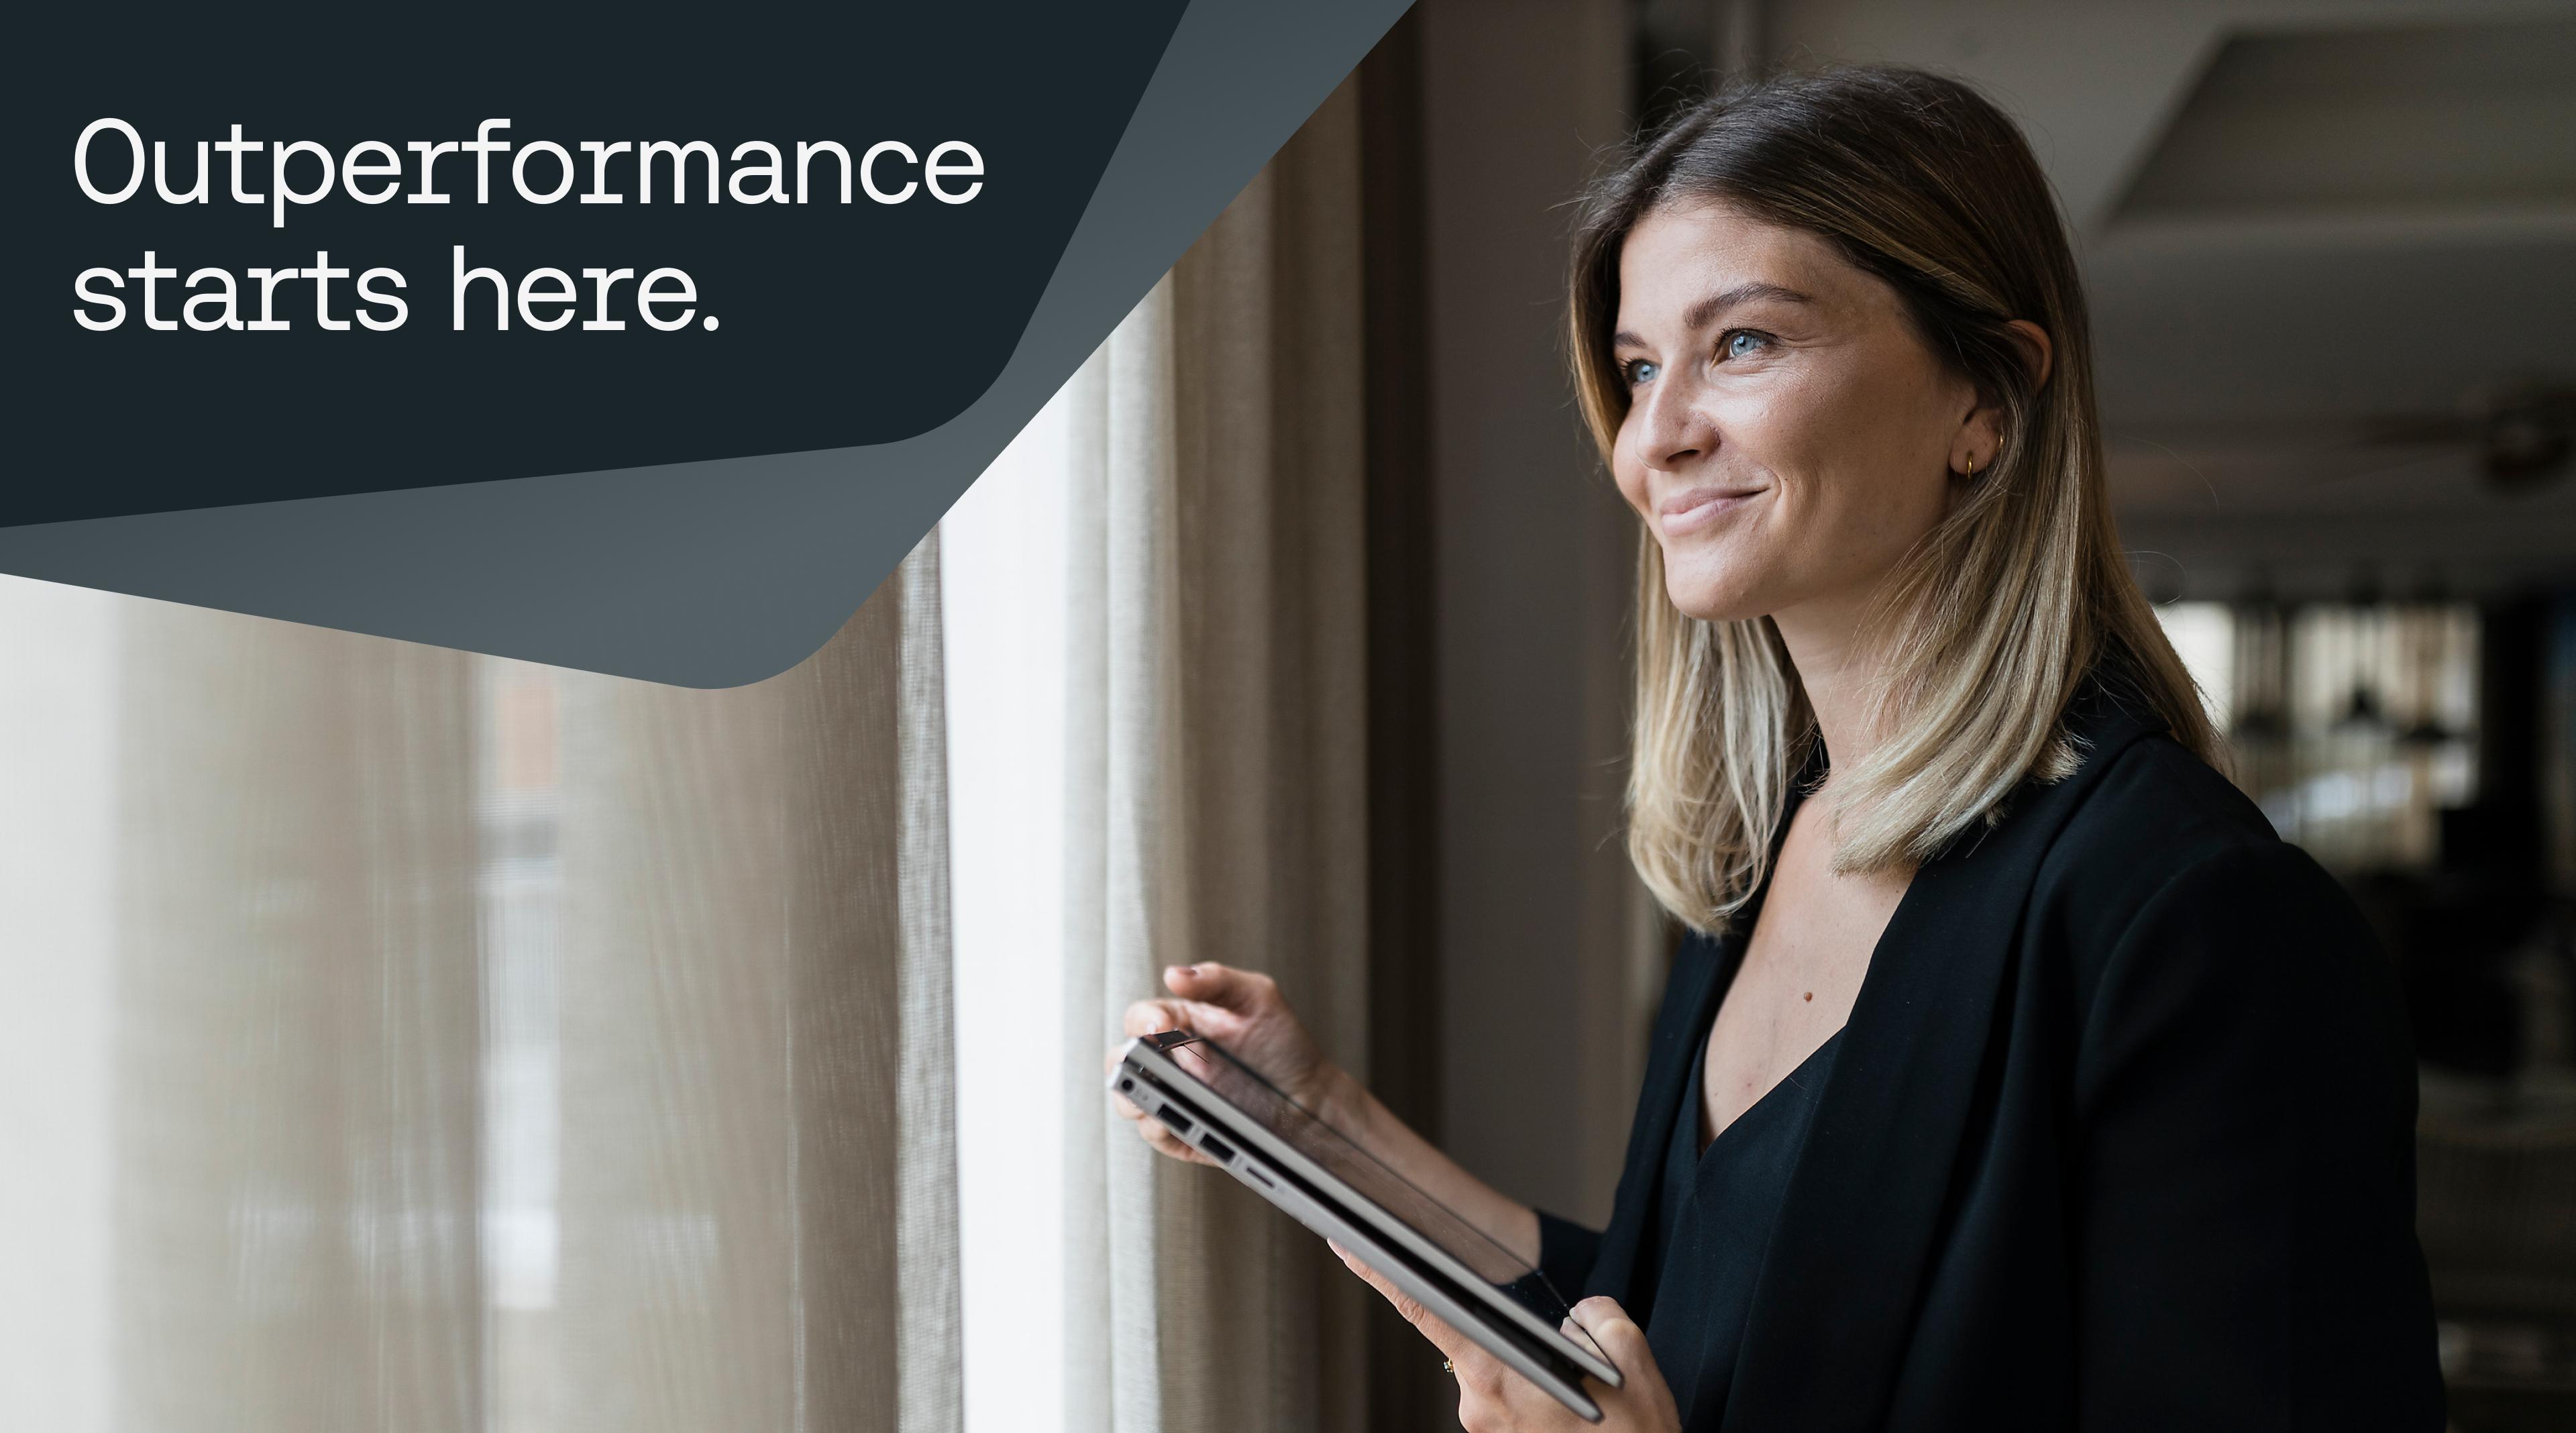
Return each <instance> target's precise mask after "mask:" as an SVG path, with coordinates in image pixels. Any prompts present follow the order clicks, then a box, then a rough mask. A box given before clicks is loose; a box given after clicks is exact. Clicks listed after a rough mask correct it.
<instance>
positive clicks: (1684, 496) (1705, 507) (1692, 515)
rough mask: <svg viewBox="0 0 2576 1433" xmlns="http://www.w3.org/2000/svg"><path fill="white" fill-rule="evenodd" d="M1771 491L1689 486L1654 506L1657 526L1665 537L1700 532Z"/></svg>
mask: <svg viewBox="0 0 2576 1433" xmlns="http://www.w3.org/2000/svg"><path fill="white" fill-rule="evenodd" d="M1769 491H1771V490H1770V489H1769V488H1686V489H1684V490H1683V491H1681V492H1677V493H1674V494H1672V495H1671V496H1669V497H1667V498H1665V499H1664V500H1663V502H1662V504H1661V505H1659V506H1658V507H1657V508H1656V509H1655V521H1656V526H1657V527H1659V528H1661V529H1662V531H1663V533H1664V535H1665V536H1666V537H1679V536H1681V535H1683V534H1685V533H1691V532H1697V531H1698V530H1700V529H1701V528H1704V527H1707V526H1708V525H1710V524H1711V523H1714V522H1716V521H1718V520H1719V519H1721V518H1723V517H1726V516H1727V515H1728V514H1730V513H1733V512H1735V511H1736V510H1738V509H1740V508H1742V507H1744V506H1745V505H1747V504H1749V503H1751V502H1752V501H1753V500H1754V499H1755V498H1758V497H1760V496H1761V495H1763V494H1764V493H1767V492H1769Z"/></svg>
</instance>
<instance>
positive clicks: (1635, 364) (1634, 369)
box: [1627, 358, 1663, 388]
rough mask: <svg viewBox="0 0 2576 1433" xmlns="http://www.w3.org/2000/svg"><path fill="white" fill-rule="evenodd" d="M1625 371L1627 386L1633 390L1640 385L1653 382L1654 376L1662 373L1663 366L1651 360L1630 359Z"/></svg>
mask: <svg viewBox="0 0 2576 1433" xmlns="http://www.w3.org/2000/svg"><path fill="white" fill-rule="evenodd" d="M1627 369H1628V386H1629V387H1631V388H1634V387H1635V386H1637V385H1638V384H1640V383H1651V382H1653V381H1654V377H1655V375H1656V374H1657V373H1660V372H1662V371H1663V365H1662V364H1660V363H1656V362H1654V361H1653V360H1651V359H1644V358H1632V359H1630V360H1628V363H1627Z"/></svg>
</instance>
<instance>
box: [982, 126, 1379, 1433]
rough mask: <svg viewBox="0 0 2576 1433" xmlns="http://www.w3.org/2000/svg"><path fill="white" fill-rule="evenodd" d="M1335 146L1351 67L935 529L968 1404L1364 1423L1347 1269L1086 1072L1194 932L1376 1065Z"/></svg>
mask: <svg viewBox="0 0 2576 1433" xmlns="http://www.w3.org/2000/svg"><path fill="white" fill-rule="evenodd" d="M1358 145H1359V128H1358V108H1357V96H1356V92H1355V82H1354V83H1353V84H1346V85H1345V86H1344V87H1343V89H1342V91H1341V92H1339V93H1337V94H1336V95H1335V96H1334V97H1333V98H1332V99H1331V100H1330V101H1329V102H1327V104H1326V105H1325V106H1324V108H1323V109H1322V110H1320V111H1319V112H1318V113H1317V114H1316V116H1315V117H1314V118H1313V119H1312V120H1310V121H1309V122H1308V124H1307V125H1306V126H1305V128H1304V129H1303V130H1302V131H1300V133H1299V134H1298V136H1297V137H1296V138H1295V139H1294V140H1293V141H1292V142H1291V143H1290V144H1289V145H1288V147H1287V148H1285V149H1283V150H1282V151H1281V153H1280V155H1279V156H1278V157H1277V158H1276V159H1275V160H1274V161H1273V162H1272V164H1271V165H1270V166H1269V167H1268V168H1267V169H1265V170H1264V171H1263V173H1262V174H1261V176H1260V177H1259V178H1258V179H1256V180H1255V181H1254V183H1253V184H1252V186H1251V187H1250V188H1249V189H1247V190H1246V191H1245V192H1244V194H1243V195H1242V196H1241V197H1240V198H1239V199H1237V200H1236V202H1235V203H1234V204H1233V205H1232V206H1231V207H1230V208H1229V209H1228V210H1227V212H1226V213H1225V215H1224V216H1223V217H1221V218H1220V219H1219V220H1218V221H1217V222H1216V223H1215V224H1214V225H1213V226H1212V227H1211V228H1210V229H1209V230H1208V232H1207V234H1206V235H1205V236H1204V237H1203V238H1202V239H1201V240H1200V241H1199V243H1198V244H1197V245H1196V246H1194V247H1193V248H1192V249H1191V250H1190V252H1189V253H1188V254H1187V255H1186V256H1184V257H1183V259H1182V260H1181V262H1180V264H1179V265H1178V266H1177V267H1176V268H1175V269H1174V271H1173V272H1172V274H1171V275H1170V276H1168V277H1167V278H1166V279H1165V280H1164V282H1163V283H1162V284H1160V285H1158V286H1157V287H1156V288H1155V290H1154V291H1153V293H1152V294H1150V295H1149V296H1148V297H1147V298H1146V300H1145V302H1144V303H1143V304H1142V305H1140V306H1139V307H1138V308H1137V310H1136V311H1135V312H1134V313H1133V314H1131V315H1130V316H1129V317H1128V318H1127V320H1126V321H1125V322H1124V323H1122V324H1121V325H1120V326H1119V328H1118V330H1117V331H1116V332H1115V333H1114V334H1113V335H1112V336H1111V337H1110V339H1109V341H1108V342H1107V344H1105V345H1104V346H1103V347H1102V349H1101V350H1100V351H1099V352H1098V353H1097V354H1095V355H1094V356H1093V358H1092V359H1091V361H1090V362H1089V363H1088V364H1086V365H1085V366H1084V368H1083V369H1082V370H1081V372H1080V373H1079V374H1077V375H1076V377H1075V378H1074V380H1073V381H1072V382H1071V383H1070V384H1069V385H1068V386H1067V388H1066V389H1065V390H1064V392H1063V393H1061V394H1059V395H1058V397H1057V398H1056V400H1055V402H1054V403H1053V404H1051V405H1050V406H1049V409H1048V411H1047V412H1046V413H1045V414H1043V415H1041V417H1040V419H1039V420H1038V422H1037V423H1036V424H1034V425H1032V427H1031V429H1030V431H1029V432H1028V433H1026V434H1023V435H1022V438H1021V440H1020V442H1019V443H1017V444H1015V445H1014V448H1013V451H1012V452H1011V453H1010V454H1008V455H1006V457H1005V459H1004V461H1003V462H1002V463H1001V464H1000V465H998V466H997V467H996V469H995V470H994V472H993V473H991V474H988V475H987V477H986V478H985V479H984V481H983V482H982V483H980V484H979V485H978V488H977V490H976V492H974V493H972V494H970V495H969V497H968V498H967V500H966V501H965V502H963V503H961V504H960V505H959V508H958V509H957V511H956V512H955V513H953V514H952V515H951V516H950V518H949V520H948V522H947V524H946V525H945V533H946V542H947V547H948V550H949V552H950V553H951V554H952V555H953V558H954V560H953V562H952V565H951V567H950V570H949V582H950V595H949V607H950V612H951V632H950V643H951V647H952V649H953V650H952V654H951V661H950V671H951V674H952V677H951V679H952V689H953V693H954V695H955V697H956V700H957V703H958V705H957V706H956V708H955V709H954V711H953V712H952V733H953V736H954V740H955V753H954V755H955V763H956V766H957V769H958V771H959V772H960V783H959V790H958V793H957V796H958V802H957V808H956V821H957V829H956V852H957V854H956V870H957V880H958V900H959V959H960V981H961V990H962V991H963V997H962V999H963V1007H964V1008H965V1009H966V1010H967V1011H968V1012H969V1017H970V1020H972V1021H973V1022H974V1023H975V1025H976V1027H977V1028H979V1029H980V1030H981V1031H982V1032H983V1034H984V1035H986V1036H992V1035H993V1034H994V1032H995V1031H997V1030H1009V1031H1011V1032H1013V1035H1014V1038H1011V1039H1008V1040H1003V1039H985V1040H980V1041H979V1040H977V1039H976V1038H975V1036H974V1035H973V1034H971V1033H970V1035H969V1037H968V1045H969V1049H968V1056H969V1061H970V1069H969V1070H968V1072H967V1074H966V1077H965V1083H964V1084H963V1086H962V1089H963V1091H964V1098H965V1100H966V1108H965V1109H964V1111H963V1113H962V1115H961V1127H962V1129H963V1130H964V1132H965V1137H966V1145H965V1152H964V1154H963V1169H964V1179H965V1196H964V1197H965V1202H966V1211H967V1224H968V1231H969V1234H968V1239H969V1250H968V1273H967V1308H966V1318H967V1327H968V1334H967V1354H966V1358H967V1378H968V1386H969V1395H968V1407H969V1414H970V1418H969V1421H970V1426H971V1427H972V1428H973V1429H975V1430H976V1433H988V1430H990V1433H998V1430H1000V1429H1004V1428H1010V1429H1014V1430H1018V1429H1030V1428H1063V1429H1067V1430H1080V1433H1095V1431H1096V1433H1111V1430H1116V1433H1148V1430H1151V1433H1165V1430H1172V1433H1179V1430H1201V1429H1205V1430H1217V1429H1224V1430H1228V1433H1233V1430H1255V1433H1259V1430H1272V1429H1278V1430H1289V1429H1346V1428H1354V1427H1357V1426H1359V1423H1360V1421H1361V1398H1362V1391H1363V1390H1362V1378H1363V1369H1362V1353H1361V1344H1360V1335H1361V1322H1360V1311H1361V1309H1362V1308H1363V1307H1364V1305H1363V1304H1362V1302H1361V1301H1362V1300H1363V1299H1364V1298H1366V1297H1370V1295H1369V1294H1368V1291H1367V1290H1366V1289H1365V1288H1364V1287H1363V1286H1361V1285H1359V1284H1358V1283H1357V1282H1356V1281H1354V1280H1352V1279H1351V1278H1350V1276H1349V1275H1348V1274H1347V1273H1346V1272H1345V1271H1343V1270H1342V1269H1341V1268H1340V1266H1339V1265H1338V1264H1337V1263H1336V1262H1335V1261H1333V1260H1332V1258H1331V1257H1330V1255H1329V1253H1328V1252H1327V1251H1326V1250H1325V1249H1324V1247H1323V1245H1322V1244H1321V1242H1320V1241H1318V1240H1316V1239H1315V1238H1313V1236H1311V1235H1309V1234H1307V1233H1306V1232H1305V1231H1303V1230H1301V1229H1299V1228H1297V1227H1296V1226H1295V1225H1293V1224H1291V1223H1289V1222H1288V1221H1287V1220H1286V1219H1284V1218H1283V1217H1281V1216H1278V1215H1276V1214H1275V1213H1273V1212H1272V1211H1271V1210H1270V1209H1269V1208H1268V1206H1266V1205H1264V1204H1262V1203H1261V1202H1260V1201H1259V1200H1257V1199H1255V1198H1253V1197H1252V1196H1251V1195H1250V1194H1249V1193H1248V1192H1246V1191H1244V1190H1242V1189H1241V1188H1239V1187H1237V1186H1236V1185H1234V1184H1233V1182H1232V1181H1230V1180H1228V1179H1226V1178H1225V1177H1224V1176H1223V1175H1221V1174H1218V1173H1216V1172H1214V1171H1210V1170H1207V1169H1203V1168H1198V1167H1184V1166H1180V1165H1176V1164H1172V1163H1170V1162H1167V1161H1159V1160H1155V1159H1152V1158H1150V1157H1149V1155H1148V1153H1147V1151H1146V1150H1145V1148H1144V1146H1143V1145H1142V1143H1141V1142H1140V1141H1138V1140H1137V1139H1136V1137H1135V1134H1134V1131H1133V1130H1132V1129H1131V1128H1130V1127H1128V1126H1127V1125H1125V1124H1124V1122H1122V1121H1118V1120H1116V1119H1114V1118H1113V1117H1112V1116H1111V1115H1110V1113H1109V1108H1108V1103H1107V1099H1106V1096H1105V1094H1104V1092H1103V1091H1102V1089H1101V1059H1102V1055H1103V1053H1104V1052H1105V1051H1106V1050H1107V1049H1108V1048H1109V1047H1110V1045H1111V1044H1112V1043H1113V1042H1114V1041H1115V1040H1116V1039H1117V1037H1118V1023H1119V1015H1120V1012H1121V1011H1122V1010H1123V1009H1124V1008H1125V1006H1126V1005H1127V1003H1128V1002H1130V1001H1132V1000H1134V999H1137V998H1139V997H1142V996H1145V995H1148V994H1152V993H1155V992H1156V991H1157V990H1159V988H1160V986H1159V979H1158V972H1159V971H1160V969H1161V968H1162V967H1163V966H1165V965H1167V964H1174V963H1184V962H1189V961H1194V960H1204V959H1222V960H1225V961H1228V962H1230V963H1234V964H1237V965H1242V966H1248V967H1252V968H1257V969H1264V970H1268V971H1270V972H1272V973H1273V974H1275V975H1276V976H1278V978H1279V979H1280V981H1281V983H1282V985H1283V986H1284V987H1285V988H1286V989H1287V991H1288V993H1289V995H1290V997H1291V999H1292V1000H1294V1001H1295V1003H1296V1004H1297V1006H1298V1007H1299V1009H1300V1010H1301V1011H1302V1012H1303V1013H1304V1014H1305V1016H1306V1018H1307V1020H1308V1021H1309V1023H1310V1024H1312V1025H1313V1026H1314V1028H1315V1030H1316V1033H1317V1034H1318V1035H1319V1036H1320V1037H1321V1038H1322V1039H1323V1041H1324V1042H1325V1044H1326V1046H1327V1047H1328V1048H1329V1049H1330V1050H1331V1051H1332V1053H1333V1054H1334V1056H1335V1057H1336V1058H1337V1059H1340V1060H1342V1061H1343V1062H1345V1063H1346V1064H1348V1065H1350V1066H1351V1067H1352V1068H1354V1069H1357V1070H1360V1071H1361V1072H1362V1073H1363V1074H1365V1069H1364V1060H1365V1051H1366V1048H1367V1040H1366V1036H1367V1029H1366V1024H1365V1020H1366V1011H1365V1008H1364V1006H1365V998H1364V997H1365V977H1366V940H1367V920H1366V913H1367V889H1366V856H1365V852H1366V839H1365V838H1366V831H1365V826H1366V820H1365V796H1366V792H1365V760H1364V758H1365V749H1364V723H1365V711H1364V702H1363V697H1364V693H1363V690H1362V682H1363V663H1364V637H1363V630H1362V618H1363V610H1364V609H1363V601H1364V593H1363V591H1362V574H1363V552H1362V545H1361V537H1362V534H1361V514H1362V499H1363V489H1362V486H1361V482H1362V457H1363V454H1362V437H1363V435H1362V411H1361V386H1360V382H1361V377H1360V372H1359V358H1360V347H1361V345H1360V333H1359V298H1360V295H1359V257H1360V256H1359V195H1358V187H1359V186H1358V181H1359V170H1358V162H1359V149H1358ZM970 693H971V694H972V695H971V696H970ZM970 702H971V703H972V705H970V704H969V703H970ZM1055 752H1060V753H1061V755H1060V757H1058V756H1054V755H1051V754H1049V753H1055ZM1003 771H1008V772H1010V773H1011V778H1010V779H1007V780H1003V779H996V774H997V773H999V772H1003ZM1050 1007H1051V1008H1052V1010H1053V1011H1054V1013H1055V1015H1056V1017H1057V1028H1056V1029H1053V1030H1047V1029H1043V1028H1042V1027H1043V1026H1044V1025H1045V1023H1046V1014H1047V1011H1048V1009H1049V1008H1050ZM997 1047H998V1048H997ZM978 1048H981V1049H983V1050H986V1051H989V1052H990V1053H989V1054H978V1053H977V1049H978ZM1031 1089H1037V1090H1056V1091H1061V1092H1062V1104H1061V1108H1060V1109H1058V1110H1055V1111H1051V1112H1049V1111H1039V1112H1035V1113H1034V1114H1033V1112H1032V1111H1030V1110H1029V1109H1028V1108H1027V1104H1026V1099H1027V1096H1026V1091H1028V1090H1031ZM1014 1091H1017V1092H1019V1093H1018V1097H1017V1098H1016V1099H1015V1098H1014V1094H1013V1092H1014ZM1033 1130H1034V1133H1033V1134H1032V1132H1033ZM988 1135H989V1136H990V1144H989V1146H988V1143H987V1136H988ZM1005 1147H1007V1148H1010V1149H1013V1150H1024V1151H1027V1152H1028V1155H1027V1157H1025V1158H1022V1159H1018V1160H1011V1161H1006V1160H1003V1159H1001V1158H999V1157H993V1158H991V1159H990V1160H989V1162H988V1160H987V1156H986V1154H984V1153H982V1151H984V1150H986V1149H988V1148H1005ZM1041 1160H1045V1161H1052V1164H1051V1167H1040V1168H1037V1169H1036V1170H1035V1171H1034V1172H1033V1170H1032V1166H1033V1165H1039V1164H1040V1161H1041ZM1043 1201H1053V1202H1054V1206H1055V1207H1054V1208H1053V1209H1047V1208H1043V1207H1042V1202H1043ZM1058 1211H1060V1214H1059V1213H1058ZM1048 1218H1060V1219H1061V1224H1060V1226H1059V1228H1058V1230H1056V1231H1048V1232H1033V1231H1032V1230H1031V1229H1030V1227H1029V1225H1030V1224H1031V1222H1033V1221H1036V1220H1043V1219H1048ZM987 1240H989V1241H991V1248H992V1250H993V1251H994V1256H993V1257H989V1258H988V1257H986V1256H985V1253H984V1251H983V1249H982V1248H980V1247H979V1246H981V1245H984V1243H985V1241H987ZM1004 1251H1007V1252H1004ZM1050 1295H1055V1296H1060V1297H1061V1299H1062V1300H1063V1302H1062V1305H1061V1309H1060V1311H1058V1310H1050V1309H1045V1308H1039V1309H1036V1310H1035V1311H1034V1312H1032V1311H1031V1310H1030V1309H1029V1307H1028V1304H1029V1302H1030V1301H1032V1300H1036V1299H1043V1298H1046V1297H1048V1296H1050Z"/></svg>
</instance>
